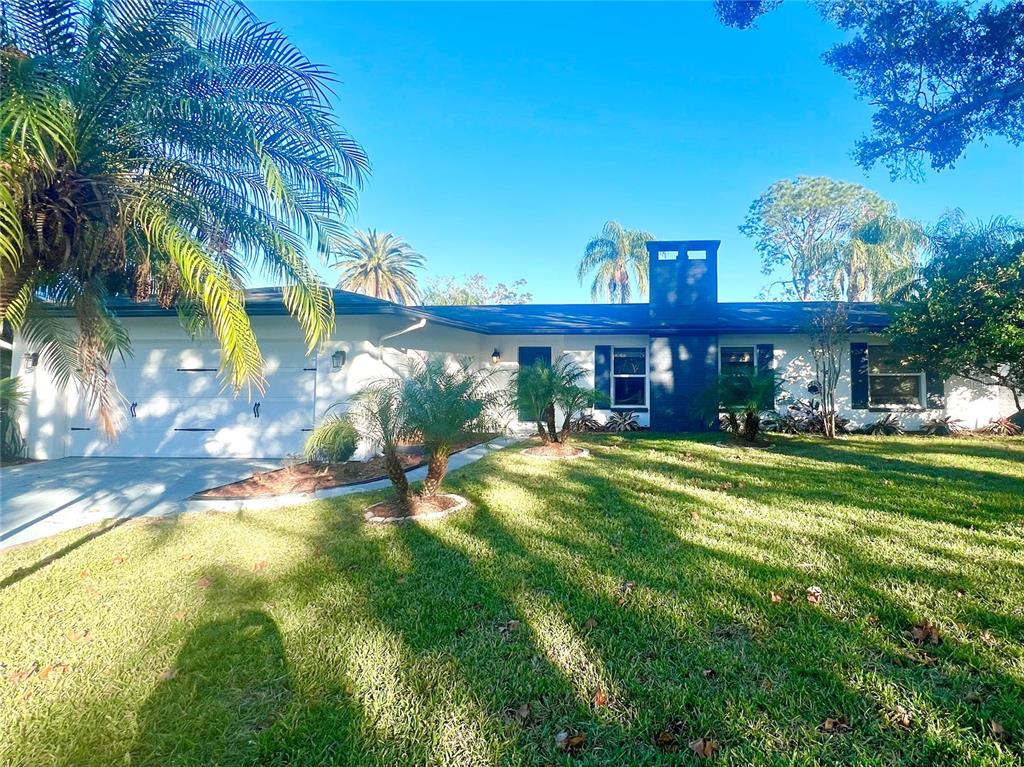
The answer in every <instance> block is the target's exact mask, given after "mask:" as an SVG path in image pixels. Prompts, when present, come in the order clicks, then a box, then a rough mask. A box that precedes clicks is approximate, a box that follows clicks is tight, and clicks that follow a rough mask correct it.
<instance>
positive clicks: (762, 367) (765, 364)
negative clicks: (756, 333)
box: [757, 344, 775, 410]
mask: <svg viewBox="0 0 1024 767" xmlns="http://www.w3.org/2000/svg"><path fill="white" fill-rule="evenodd" d="M774 365H775V344H758V345H757V372H758V373H771V374H772V375H775V372H774ZM761 407H762V408H764V409H765V410H774V409H775V398H774V397H766V398H765V401H764V402H762V403H761Z"/></svg>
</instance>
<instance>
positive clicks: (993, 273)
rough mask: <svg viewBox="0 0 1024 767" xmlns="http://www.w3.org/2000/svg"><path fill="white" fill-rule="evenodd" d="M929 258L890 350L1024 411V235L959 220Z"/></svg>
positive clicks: (947, 225) (937, 235)
mask: <svg viewBox="0 0 1024 767" xmlns="http://www.w3.org/2000/svg"><path fill="white" fill-rule="evenodd" d="M931 243H932V257H931V260H930V261H929V262H928V264H927V265H926V266H925V267H924V269H923V270H922V274H921V278H920V280H919V281H918V283H916V285H915V289H914V291H913V294H912V296H911V298H910V300H909V301H908V302H906V303H905V304H904V305H902V306H901V308H900V309H899V310H898V311H897V312H896V313H895V316H894V318H893V323H892V327H891V328H890V333H891V337H892V345H893V348H894V349H895V350H896V351H898V352H899V353H901V354H903V355H904V357H905V358H906V359H907V360H912V361H916V362H919V363H921V366H922V367H924V368H927V369H929V370H933V371H935V372H937V373H939V374H940V375H942V376H943V377H947V378H948V377H950V376H961V377H964V378H967V379H969V380H972V381H977V382H979V383H983V384H989V385H996V386H1003V387H1006V388H1007V389H1009V390H1010V391H1011V392H1012V394H1013V398H1014V402H1015V403H1016V405H1017V409H1018V410H1020V409H1021V407H1022V403H1024V227H1022V226H1021V225H1020V224H1017V223H1015V222H1013V221H1009V220H1006V219H996V220H994V221H991V222H989V223H987V224H969V223H966V222H965V221H964V219H963V216H962V215H960V214H955V215H951V216H949V217H947V218H945V219H944V220H943V221H942V222H940V224H939V225H938V226H937V227H936V230H935V231H934V232H933V233H932V234H931Z"/></svg>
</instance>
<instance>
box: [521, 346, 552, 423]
mask: <svg viewBox="0 0 1024 767" xmlns="http://www.w3.org/2000/svg"><path fill="white" fill-rule="evenodd" d="M538 360H539V361H540V362H543V363H544V364H545V365H550V364H551V347H550V346H520V347H519V369H520V370H522V369H523V368H527V367H530V366H531V365H533V364H534V363H535V362H537V361H538ZM519 420H520V421H530V422H533V421H534V420H535V416H534V414H533V413H527V412H525V411H524V410H523V409H522V408H519Z"/></svg>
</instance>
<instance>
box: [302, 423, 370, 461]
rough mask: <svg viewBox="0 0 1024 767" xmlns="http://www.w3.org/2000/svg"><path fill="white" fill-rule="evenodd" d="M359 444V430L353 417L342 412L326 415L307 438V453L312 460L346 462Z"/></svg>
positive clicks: (307, 456)
mask: <svg viewBox="0 0 1024 767" xmlns="http://www.w3.org/2000/svg"><path fill="white" fill-rule="evenodd" d="M358 445H359V432H358V431H356V427H355V424H353V423H352V419H351V418H349V417H348V416H347V415H344V414H342V413H332V414H328V415H325V416H324V418H323V420H322V421H320V423H319V424H317V426H316V428H315V429H313V432H312V433H311V434H310V435H309V439H307V440H306V447H305V454H306V458H308V459H309V460H310V461H324V462H327V463H344V462H345V461H347V460H348V459H349V458H351V457H352V456H353V455H354V454H355V452H356V447H358Z"/></svg>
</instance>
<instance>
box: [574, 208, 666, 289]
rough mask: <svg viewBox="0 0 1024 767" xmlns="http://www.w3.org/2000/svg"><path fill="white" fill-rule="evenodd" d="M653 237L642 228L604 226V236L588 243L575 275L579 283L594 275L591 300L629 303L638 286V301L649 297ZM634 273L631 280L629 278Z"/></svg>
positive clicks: (602, 234)
mask: <svg viewBox="0 0 1024 767" xmlns="http://www.w3.org/2000/svg"><path fill="white" fill-rule="evenodd" d="M653 239H654V235H652V234H650V233H649V232H644V231H642V230H639V229H623V228H622V226H621V225H620V224H619V223H618V222H617V221H609V222H608V223H607V224H605V225H604V229H602V230H601V234H600V235H598V236H597V237H595V238H594V239H592V240H591V241H590V242H588V243H587V247H586V248H585V249H584V251H583V258H582V259H580V263H579V267H578V269H577V273H576V276H577V277H578V278H579V281H580V284H581V285H582V284H583V281H584V279H586V277H587V275H589V274H590V273H591V272H595V274H594V281H593V283H591V286H590V298H591V300H593V301H600V300H601V299H603V298H606V299H607V300H608V301H610V302H611V303H613V304H614V303H622V304H627V303H629V301H630V299H631V298H632V296H633V282H634V281H635V283H636V292H637V294H638V298H640V299H642V298H643V297H644V296H645V295H646V294H647V281H648V269H649V266H650V259H649V257H648V254H647V243H648V242H649V241H650V240H653ZM630 273H632V277H631V276H630Z"/></svg>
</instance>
